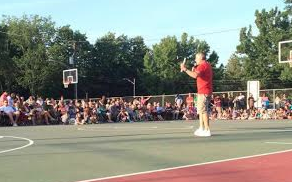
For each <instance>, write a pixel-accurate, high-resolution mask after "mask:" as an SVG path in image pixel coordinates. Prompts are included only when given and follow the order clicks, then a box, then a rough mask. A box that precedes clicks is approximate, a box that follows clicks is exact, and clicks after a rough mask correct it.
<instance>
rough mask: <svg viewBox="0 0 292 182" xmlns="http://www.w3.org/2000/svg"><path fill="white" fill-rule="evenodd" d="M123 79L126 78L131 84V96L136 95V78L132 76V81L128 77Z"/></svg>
mask: <svg viewBox="0 0 292 182" xmlns="http://www.w3.org/2000/svg"><path fill="white" fill-rule="evenodd" d="M123 80H126V81H128V82H130V83H132V84H133V96H134V97H135V96H136V79H135V78H134V79H133V81H132V80H130V79H129V78H123Z"/></svg>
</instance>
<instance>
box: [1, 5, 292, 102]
mask: <svg viewBox="0 0 292 182" xmlns="http://www.w3.org/2000/svg"><path fill="white" fill-rule="evenodd" d="M285 3H286V8H285V10H283V11H280V10H279V9H278V8H273V9H271V10H269V11H267V10H265V9H263V10H261V11H258V10H257V11H256V12H255V23H256V29H257V30H258V33H257V34H256V35H255V34H253V32H252V31H253V28H252V27H251V26H249V27H244V28H242V30H241V31H240V35H239V37H240V43H239V45H238V46H237V51H236V52H235V53H234V54H233V55H232V56H231V57H230V59H229V60H228V63H227V65H226V66H224V65H222V64H219V56H218V54H217V53H216V51H215V50H211V48H210V46H209V45H208V43H207V42H206V41H204V40H199V39H197V38H195V37H193V36H189V35H188V34H187V33H182V35H181V36H180V37H176V36H166V37H164V38H162V39H161V40H160V41H159V42H158V43H156V44H154V45H153V46H151V47H148V46H146V44H145V40H144V39H143V37H141V36H137V37H128V36H126V35H120V36H116V34H115V33H112V32H109V33H107V34H105V35H103V36H101V37H98V38H97V39H96V41H95V43H94V44H91V43H90V42H89V40H88V38H87V37H86V34H84V33H81V32H80V31H78V30H73V29H72V28H71V27H70V26H69V25H65V26H60V27H57V26H56V25H55V22H53V20H52V19H51V18H50V17H41V16H38V15H31V16H28V15H23V16H22V17H20V18H17V17H13V16H3V18H2V22H1V24H0V91H3V90H7V91H14V92H18V93H20V94H22V95H25V96H28V95H30V94H33V95H41V96H44V97H55V98H57V97H60V95H64V96H65V97H67V98H73V97H74V91H73V90H74V88H73V87H72V86H69V88H68V89H64V88H63V85H62V70H64V69H69V68H78V74H79V78H78V80H79V83H78V93H79V94H78V96H79V98H82V97H83V98H84V97H85V95H86V94H88V95H89V96H90V97H99V96H101V95H107V96H125V95H132V94H133V85H132V84H131V83H129V82H128V81H126V80H125V79H124V78H127V79H130V80H133V79H134V78H135V79H136V95H156V94H175V93H187V92H195V91H196V90H195V87H194V80H193V79H191V78H189V77H188V76H187V75H185V74H182V73H180V70H179V61H182V60H183V58H187V59H188V60H190V61H188V62H187V64H188V66H189V67H191V66H192V64H193V63H192V62H191V60H194V55H195V53H197V52H204V53H205V54H206V55H207V59H208V61H209V62H210V63H211V64H212V66H213V69H214V89H215V91H225V90H240V89H245V87H246V81H247V80H253V79H256V80H260V81H261V83H263V84H262V85H263V87H265V88H272V87H273V86H276V87H277V88H279V87H291V84H290V82H291V80H292V74H291V68H289V67H288V66H287V65H285V64H279V63H278V61H277V60H278V59H277V55H278V42H279V41H282V40H288V39H291V38H292V36H291V35H292V31H291V30H292V29H291V12H292V11H291V4H292V2H291V0H286V1H285ZM70 58H71V59H72V58H73V60H74V65H71V64H69V59H70Z"/></svg>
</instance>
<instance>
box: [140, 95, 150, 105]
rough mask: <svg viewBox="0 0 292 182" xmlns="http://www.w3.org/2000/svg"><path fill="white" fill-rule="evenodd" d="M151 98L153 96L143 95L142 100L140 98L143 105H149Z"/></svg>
mask: <svg viewBox="0 0 292 182" xmlns="http://www.w3.org/2000/svg"><path fill="white" fill-rule="evenodd" d="M150 98H151V96H149V97H146V98H145V97H143V96H142V97H141V100H140V103H141V105H142V106H146V105H147V101H148V100H149V99H150Z"/></svg>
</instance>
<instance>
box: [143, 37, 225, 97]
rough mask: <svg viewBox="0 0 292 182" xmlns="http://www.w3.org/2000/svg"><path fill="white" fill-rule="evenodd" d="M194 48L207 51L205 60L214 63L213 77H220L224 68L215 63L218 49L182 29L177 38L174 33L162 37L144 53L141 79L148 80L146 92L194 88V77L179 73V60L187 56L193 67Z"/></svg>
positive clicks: (217, 58) (179, 91)
mask: <svg viewBox="0 0 292 182" xmlns="http://www.w3.org/2000/svg"><path fill="white" fill-rule="evenodd" d="M197 52H204V53H205V54H206V55H207V60H208V61H209V62H210V63H211V65H212V66H213V70H214V77H215V78H216V79H220V78H221V77H222V74H223V70H224V69H223V66H219V67H216V66H217V64H218V61H219V57H218V55H217V53H216V52H215V51H212V52H210V47H209V45H208V44H207V43H206V42H205V41H200V40H197V39H195V38H194V37H192V36H191V37H189V36H188V34H186V33H183V34H182V36H181V39H180V40H179V41H178V40H177V38H176V37H175V36H172V37H171V36H168V37H166V38H163V39H162V40H161V41H160V42H159V43H158V44H155V45H154V46H153V50H151V51H149V52H148V53H147V54H146V55H145V57H144V66H145V70H144V74H145V75H144V78H145V82H144V83H145V84H147V85H145V86H144V87H145V89H146V90H147V91H148V92H149V93H157V94H163V93H166V94H171V93H183V92H189V91H190V90H193V85H194V80H193V79H192V78H190V77H188V76H187V75H185V74H182V73H180V70H179V64H180V62H181V61H182V60H183V59H184V58H187V60H188V61H187V65H188V67H189V68H190V67H192V66H193V64H194V58H195V54H196V53H197ZM177 58H178V59H177ZM149 80H151V82H150V81H149Z"/></svg>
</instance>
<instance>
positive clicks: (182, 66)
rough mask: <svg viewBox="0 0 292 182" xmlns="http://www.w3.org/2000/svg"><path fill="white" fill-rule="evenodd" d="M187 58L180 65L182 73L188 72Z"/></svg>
mask: <svg viewBox="0 0 292 182" xmlns="http://www.w3.org/2000/svg"><path fill="white" fill-rule="evenodd" d="M186 70H187V68H186V58H184V61H183V62H182V63H181V64H180V72H183V71H186Z"/></svg>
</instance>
